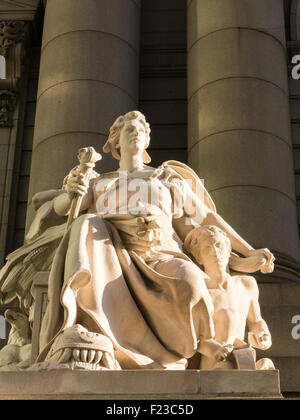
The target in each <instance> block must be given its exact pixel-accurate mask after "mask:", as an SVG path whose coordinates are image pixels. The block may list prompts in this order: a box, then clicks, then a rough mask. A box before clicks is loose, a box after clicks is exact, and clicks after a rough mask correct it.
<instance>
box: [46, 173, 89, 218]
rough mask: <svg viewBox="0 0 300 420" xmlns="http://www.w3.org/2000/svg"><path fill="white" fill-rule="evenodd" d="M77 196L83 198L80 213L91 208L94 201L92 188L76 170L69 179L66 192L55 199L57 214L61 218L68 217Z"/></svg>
mask: <svg viewBox="0 0 300 420" xmlns="http://www.w3.org/2000/svg"><path fill="white" fill-rule="evenodd" d="M76 196H82V197H83V200H82V203H81V206H80V211H83V210H87V209H88V208H90V207H91V205H92V201H93V191H92V188H91V186H90V184H89V183H88V182H87V181H84V179H83V175H82V174H80V173H78V172H77V171H76V170H75V171H73V172H72V174H71V176H70V178H69V179H68V182H67V188H66V192H65V193H64V194H61V195H60V196H58V197H56V198H55V199H54V211H55V213H56V214H58V215H59V216H67V215H68V213H69V211H70V209H71V205H72V201H73V199H74V198H75V197H76Z"/></svg>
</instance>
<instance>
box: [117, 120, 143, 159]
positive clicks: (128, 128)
mask: <svg viewBox="0 0 300 420" xmlns="http://www.w3.org/2000/svg"><path fill="white" fill-rule="evenodd" d="M146 143H147V134H146V130H145V127H144V125H143V124H142V123H141V122H140V121H138V120H132V121H126V123H125V125H124V127H123V128H122V130H121V133H120V140H119V148H120V154H121V155H122V151H123V153H124V151H125V152H126V153H132V154H134V155H136V154H142V153H143V152H144V150H145V146H146Z"/></svg>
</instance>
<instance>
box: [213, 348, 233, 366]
mask: <svg viewBox="0 0 300 420" xmlns="http://www.w3.org/2000/svg"><path fill="white" fill-rule="evenodd" d="M233 349H234V347H233V346H232V345H231V344H228V345H226V346H221V347H220V348H219V349H218V350H217V351H216V353H215V359H216V361H217V362H224V361H225V360H226V359H227V357H228V356H229V355H230V354H231V352H232V350H233Z"/></svg>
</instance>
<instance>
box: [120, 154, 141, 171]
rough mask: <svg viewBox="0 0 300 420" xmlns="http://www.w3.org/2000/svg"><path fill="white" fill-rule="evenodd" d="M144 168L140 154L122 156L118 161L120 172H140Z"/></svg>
mask: <svg viewBox="0 0 300 420" xmlns="http://www.w3.org/2000/svg"><path fill="white" fill-rule="evenodd" d="M143 168H144V163H143V158H142V156H141V155H140V154H137V155H132V154H126V153H124V154H122V156H121V159H120V170H121V171H129V172H137V171H141V170H142V169H143Z"/></svg>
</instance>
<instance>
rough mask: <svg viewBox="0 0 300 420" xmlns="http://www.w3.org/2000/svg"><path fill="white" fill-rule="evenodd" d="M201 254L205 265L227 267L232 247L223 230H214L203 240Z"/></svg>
mask: <svg viewBox="0 0 300 420" xmlns="http://www.w3.org/2000/svg"><path fill="white" fill-rule="evenodd" d="M199 251H200V254H201V259H202V263H203V265H204V267H205V266H206V265H210V266H213V265H214V264H216V265H218V266H219V267H220V266H222V267H226V266H227V264H228V262H229V258H230V249H229V247H228V244H227V242H226V239H225V238H224V236H223V234H222V233H221V232H218V231H216V232H213V234H211V235H207V236H206V238H205V239H203V240H202V242H201V245H200V250H199Z"/></svg>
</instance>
